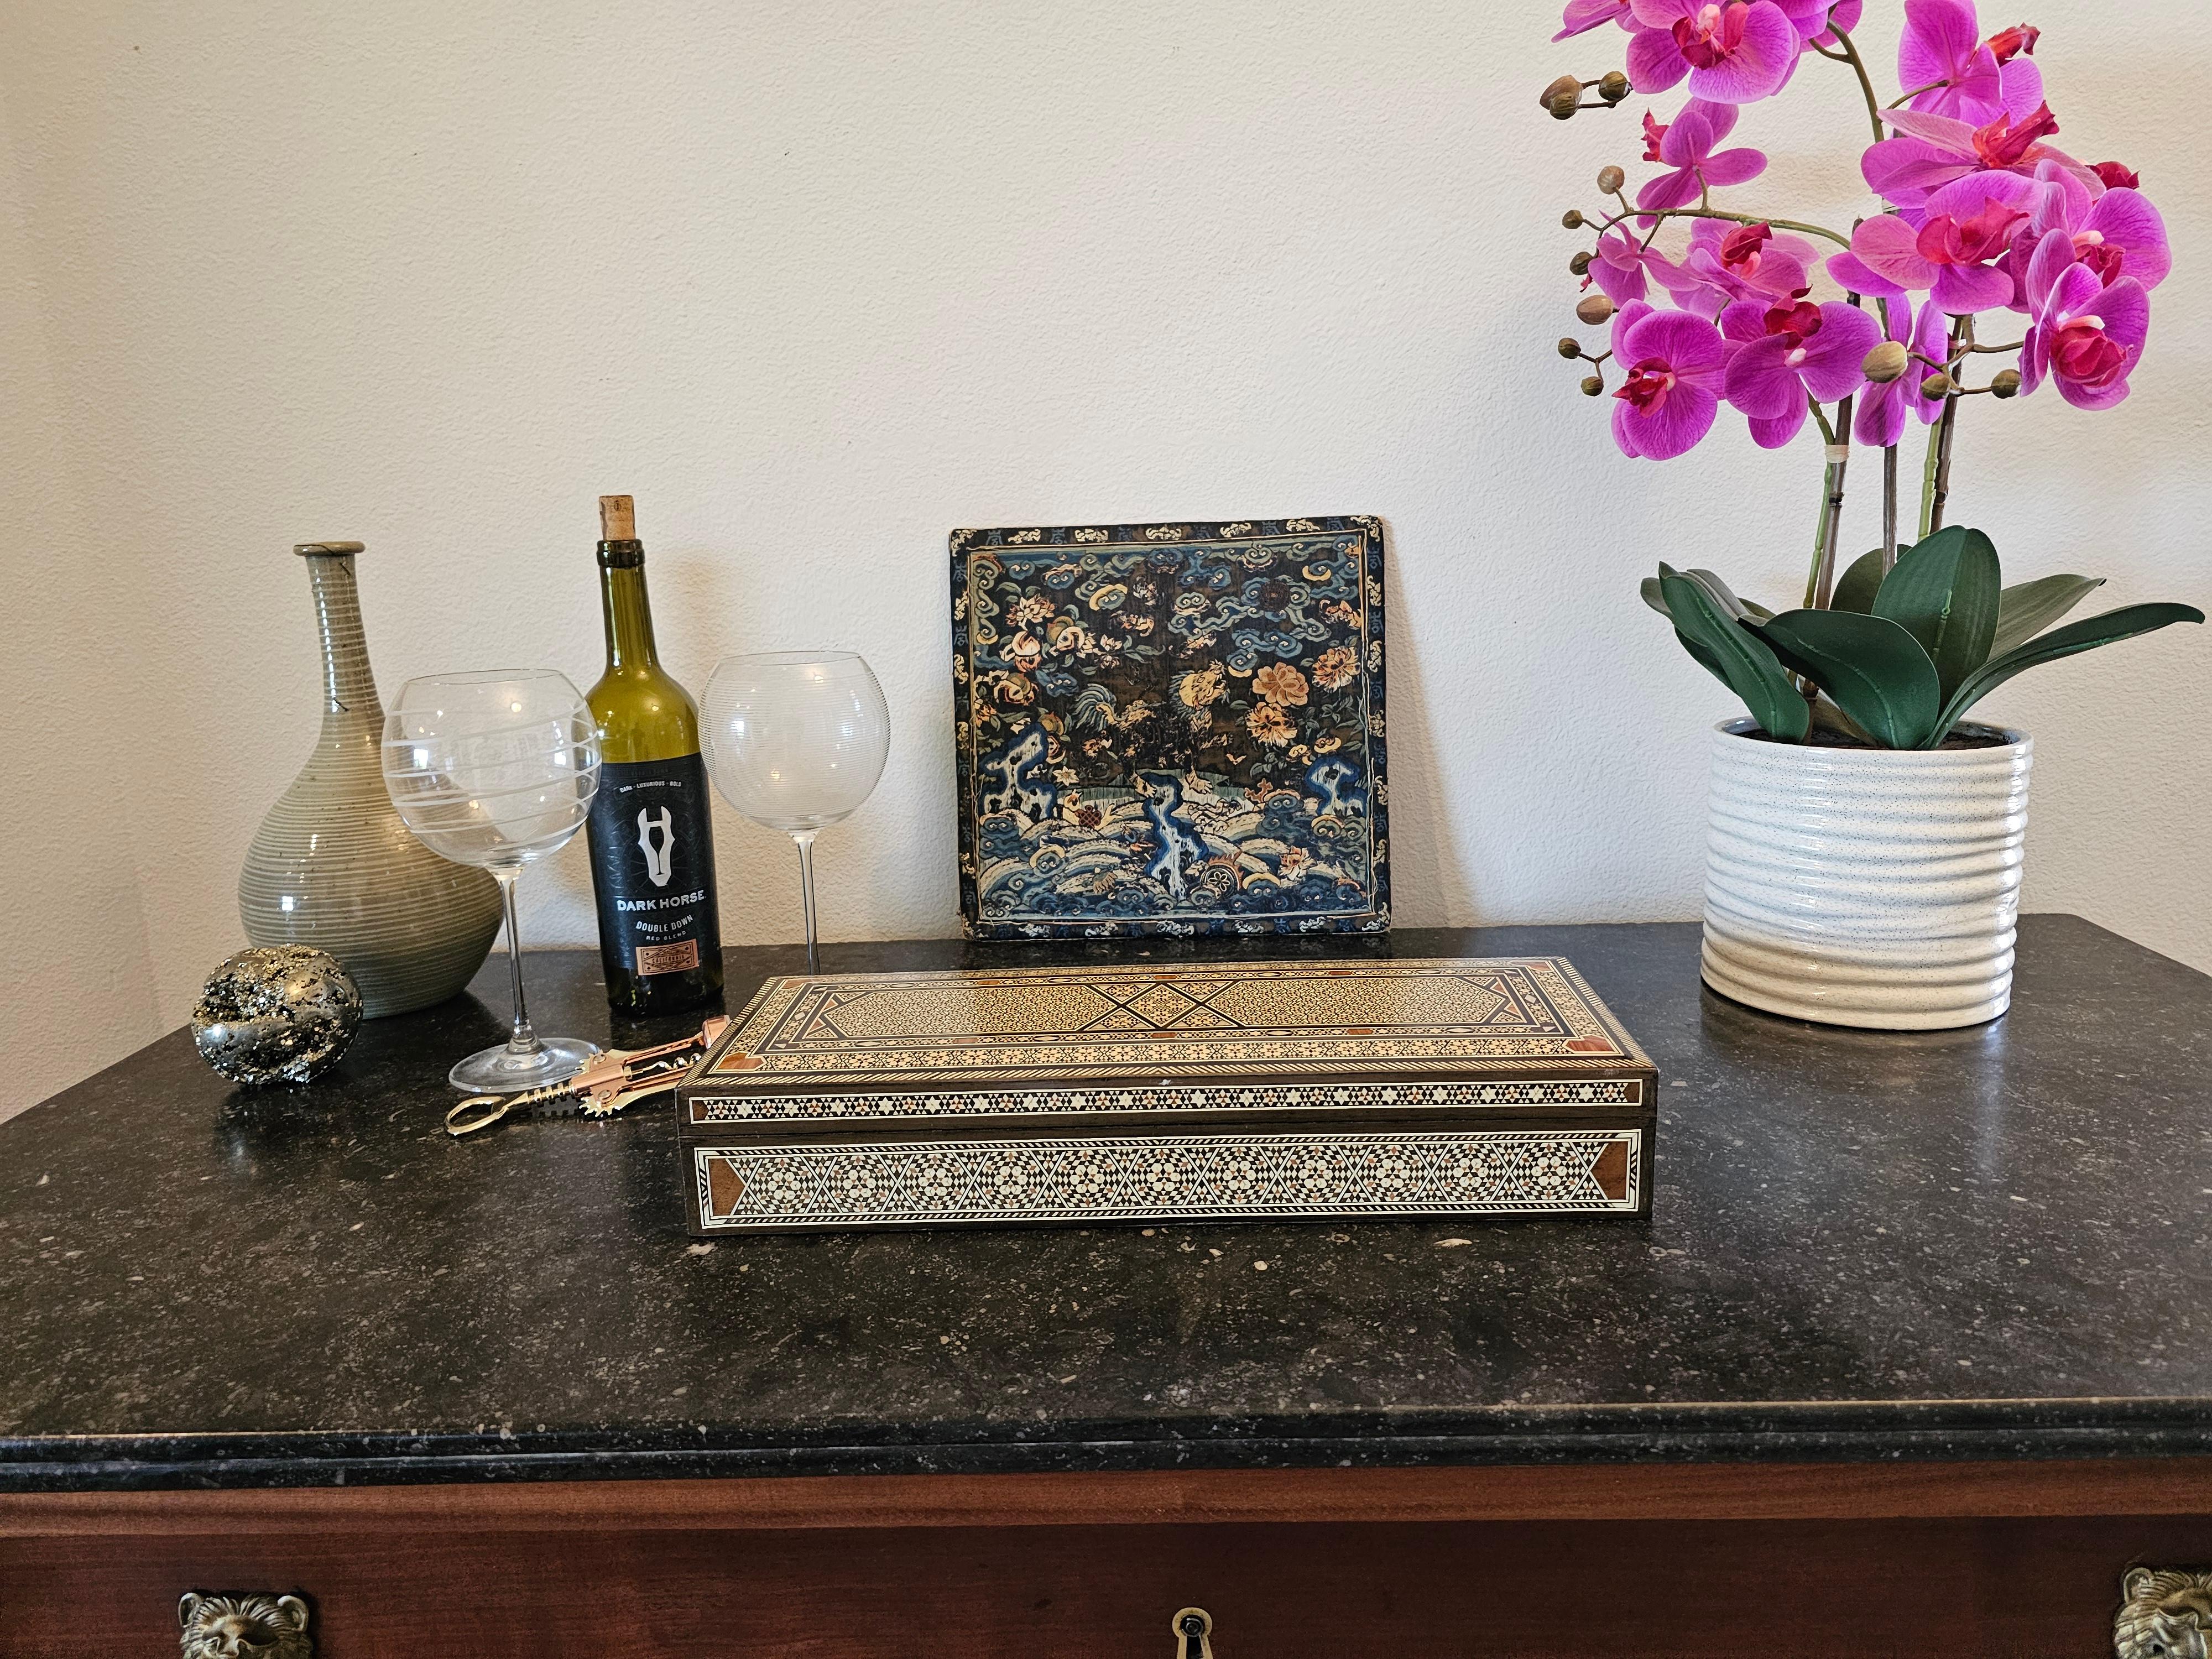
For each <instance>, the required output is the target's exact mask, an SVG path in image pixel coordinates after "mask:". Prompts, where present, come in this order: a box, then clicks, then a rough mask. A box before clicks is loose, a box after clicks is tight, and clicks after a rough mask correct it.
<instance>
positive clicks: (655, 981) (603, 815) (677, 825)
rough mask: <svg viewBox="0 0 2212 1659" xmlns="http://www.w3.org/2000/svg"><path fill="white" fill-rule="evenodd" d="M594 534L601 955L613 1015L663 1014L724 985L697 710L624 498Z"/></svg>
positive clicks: (593, 695) (592, 697)
mask: <svg viewBox="0 0 2212 1659" xmlns="http://www.w3.org/2000/svg"><path fill="white" fill-rule="evenodd" d="M599 537H600V540H599V604H600V608H601V611H602V614H603V616H604V617H605V623H606V634H607V669H606V672H605V673H604V674H602V675H601V676H600V677H599V684H596V685H594V686H593V687H592V689H591V691H590V693H589V694H588V695H587V696H586V702H589V703H590V704H591V707H592V719H593V720H595V721H597V722H598V724H599V752H600V756H601V763H600V768H599V793H598V794H597V795H596V796H594V797H593V798H592V815H591V819H590V823H589V835H590V840H591V849H592V892H593V894H594V896H596V898H597V900H598V903H599V959H600V961H601V963H602V964H603V965H604V966H605V970H606V981H607V1001H608V1003H609V1005H610V1006H612V1007H613V1008H614V1009H616V1010H617V1012H622V1013H626V1014H633V1015H644V1014H665V1013H672V1012H676V1011H678V1010H679V1009H684V1008H693V1007H696V1006H698V1005H699V1004H701V1003H702V1002H705V1001H707V1000H709V999H710V998H712V997H714V996H715V995H716V994H719V993H720V990H721V988H722V937H721V929H720V924H719V921H718V920H717V918H716V915H715V905H714V826H713V819H712V817H711V815H710V812H709V809H708V799H707V797H708V786H707V766H706V763H705V761H704V760H702V758H701V757H700V754H699V708H698V705H697V704H696V703H695V702H692V701H691V699H690V696H688V695H687V694H686V693H685V692H684V688H683V687H682V686H680V685H678V684H677V683H676V682H675V681H674V680H673V679H671V678H669V676H668V674H667V672H666V671H665V670H664V669H662V667H661V666H660V661H659V657H658V656H657V655H656V654H655V653H654V649H653V606H652V604H651V602H650V601H649V600H648V599H647V598H646V592H645V548H644V545H643V544H641V542H639V540H638V539H637V528H636V520H635V513H634V512H633V510H632V507H631V503H630V498H629V496H627V495H602V496H600V497H599Z"/></svg>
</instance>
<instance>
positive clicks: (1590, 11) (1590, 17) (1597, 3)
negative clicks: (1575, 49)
mask: <svg viewBox="0 0 2212 1659" xmlns="http://www.w3.org/2000/svg"><path fill="white" fill-rule="evenodd" d="M1559 21H1560V22H1561V24H1562V25H1563V27H1561V28H1560V30H1559V33H1557V34H1555V35H1553V37H1552V39H1553V40H1555V41H1558V40H1571V39H1573V38H1574V37H1575V36H1576V35H1577V34H1588V33H1589V32H1590V31H1591V30H1592V29H1595V28H1602V27H1604V26H1605V25H1606V24H1607V23H1618V24H1620V27H1623V28H1625V29H1632V28H1634V27H1636V24H1635V21H1634V20H1633V19H1632V18H1631V17H1630V16H1629V15H1628V0H1567V9H1566V13H1565V15H1564V16H1563V17H1562V18H1561V19H1560V20H1559Z"/></svg>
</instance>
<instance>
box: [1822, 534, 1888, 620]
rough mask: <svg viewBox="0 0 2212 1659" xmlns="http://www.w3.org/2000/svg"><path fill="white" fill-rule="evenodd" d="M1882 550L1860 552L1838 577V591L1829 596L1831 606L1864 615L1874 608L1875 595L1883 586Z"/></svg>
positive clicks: (1834, 608)
mask: <svg viewBox="0 0 2212 1659" xmlns="http://www.w3.org/2000/svg"><path fill="white" fill-rule="evenodd" d="M1881 578H1882V568H1881V549H1880V548H1878V547H1877V548H1876V549H1875V550H1874V551H1873V552H1871V553H1862V554H1860V555H1859V556H1858V557H1857V558H1856V559H1853V560H1852V561H1851V562H1850V568H1849V569H1847V570H1845V571H1844V574H1842V575H1841V576H1840V577H1838V579H1837V580H1836V591H1835V592H1834V593H1832V595H1830V596H1829V599H1828V605H1829V608H1830V609H1831V610H1834V611H1858V612H1859V613H1860V614H1862V615H1864V614H1865V613H1866V612H1867V611H1871V610H1873V609H1874V596H1875V591H1876V590H1877V589H1879V588H1880V587H1881Z"/></svg>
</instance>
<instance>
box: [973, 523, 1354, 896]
mask: <svg viewBox="0 0 2212 1659" xmlns="http://www.w3.org/2000/svg"><path fill="white" fill-rule="evenodd" d="M951 555H952V648H953V664H952V678H953V696H954V705H955V716H954V718H955V736H956V738H957V748H958V755H959V759H958V810H959V814H960V833H959V845H960V902H961V915H962V922H963V927H964V929H965V931H966V933H967V934H968V936H969V938H971V939H1064V938H1080V939H1100V938H1115V937H1121V936H1129V935H1136V934H1183V935H1188V934H1197V933H1252V934H1257V933H1324V932H1334V933H1380V932H1383V931H1384V930H1385V929H1387V928H1388V927H1389V925H1390V883H1389V783H1388V778H1387V773H1386V769H1385V767H1384V754H1385V745H1386V740H1387V726H1386V722H1385V719H1384V712H1383V531H1382V524H1381V521H1380V520H1376V519H1374V518H1370V517H1367V516H1364V515H1352V516H1348V517H1341V518H1318V519H1269V520H1249V521H1239V522H1235V523H1229V524H1193V523H1188V522H1185V523H1176V524H1142V525H1103V526H1058V527H1054V528H1034V529H1005V530H957V531H955V532H952V536H951Z"/></svg>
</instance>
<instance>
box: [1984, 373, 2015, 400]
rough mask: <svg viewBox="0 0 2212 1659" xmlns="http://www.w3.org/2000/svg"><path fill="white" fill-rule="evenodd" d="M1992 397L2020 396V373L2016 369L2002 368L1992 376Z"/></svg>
mask: <svg viewBox="0 0 2212 1659" xmlns="http://www.w3.org/2000/svg"><path fill="white" fill-rule="evenodd" d="M2018 396H2020V371H2019V370H2018V369H2016V368H2001V369H1999V370H1998V371H1997V372H1996V374H1992V375H1990V397H1992V398H2017V397H2018Z"/></svg>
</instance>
